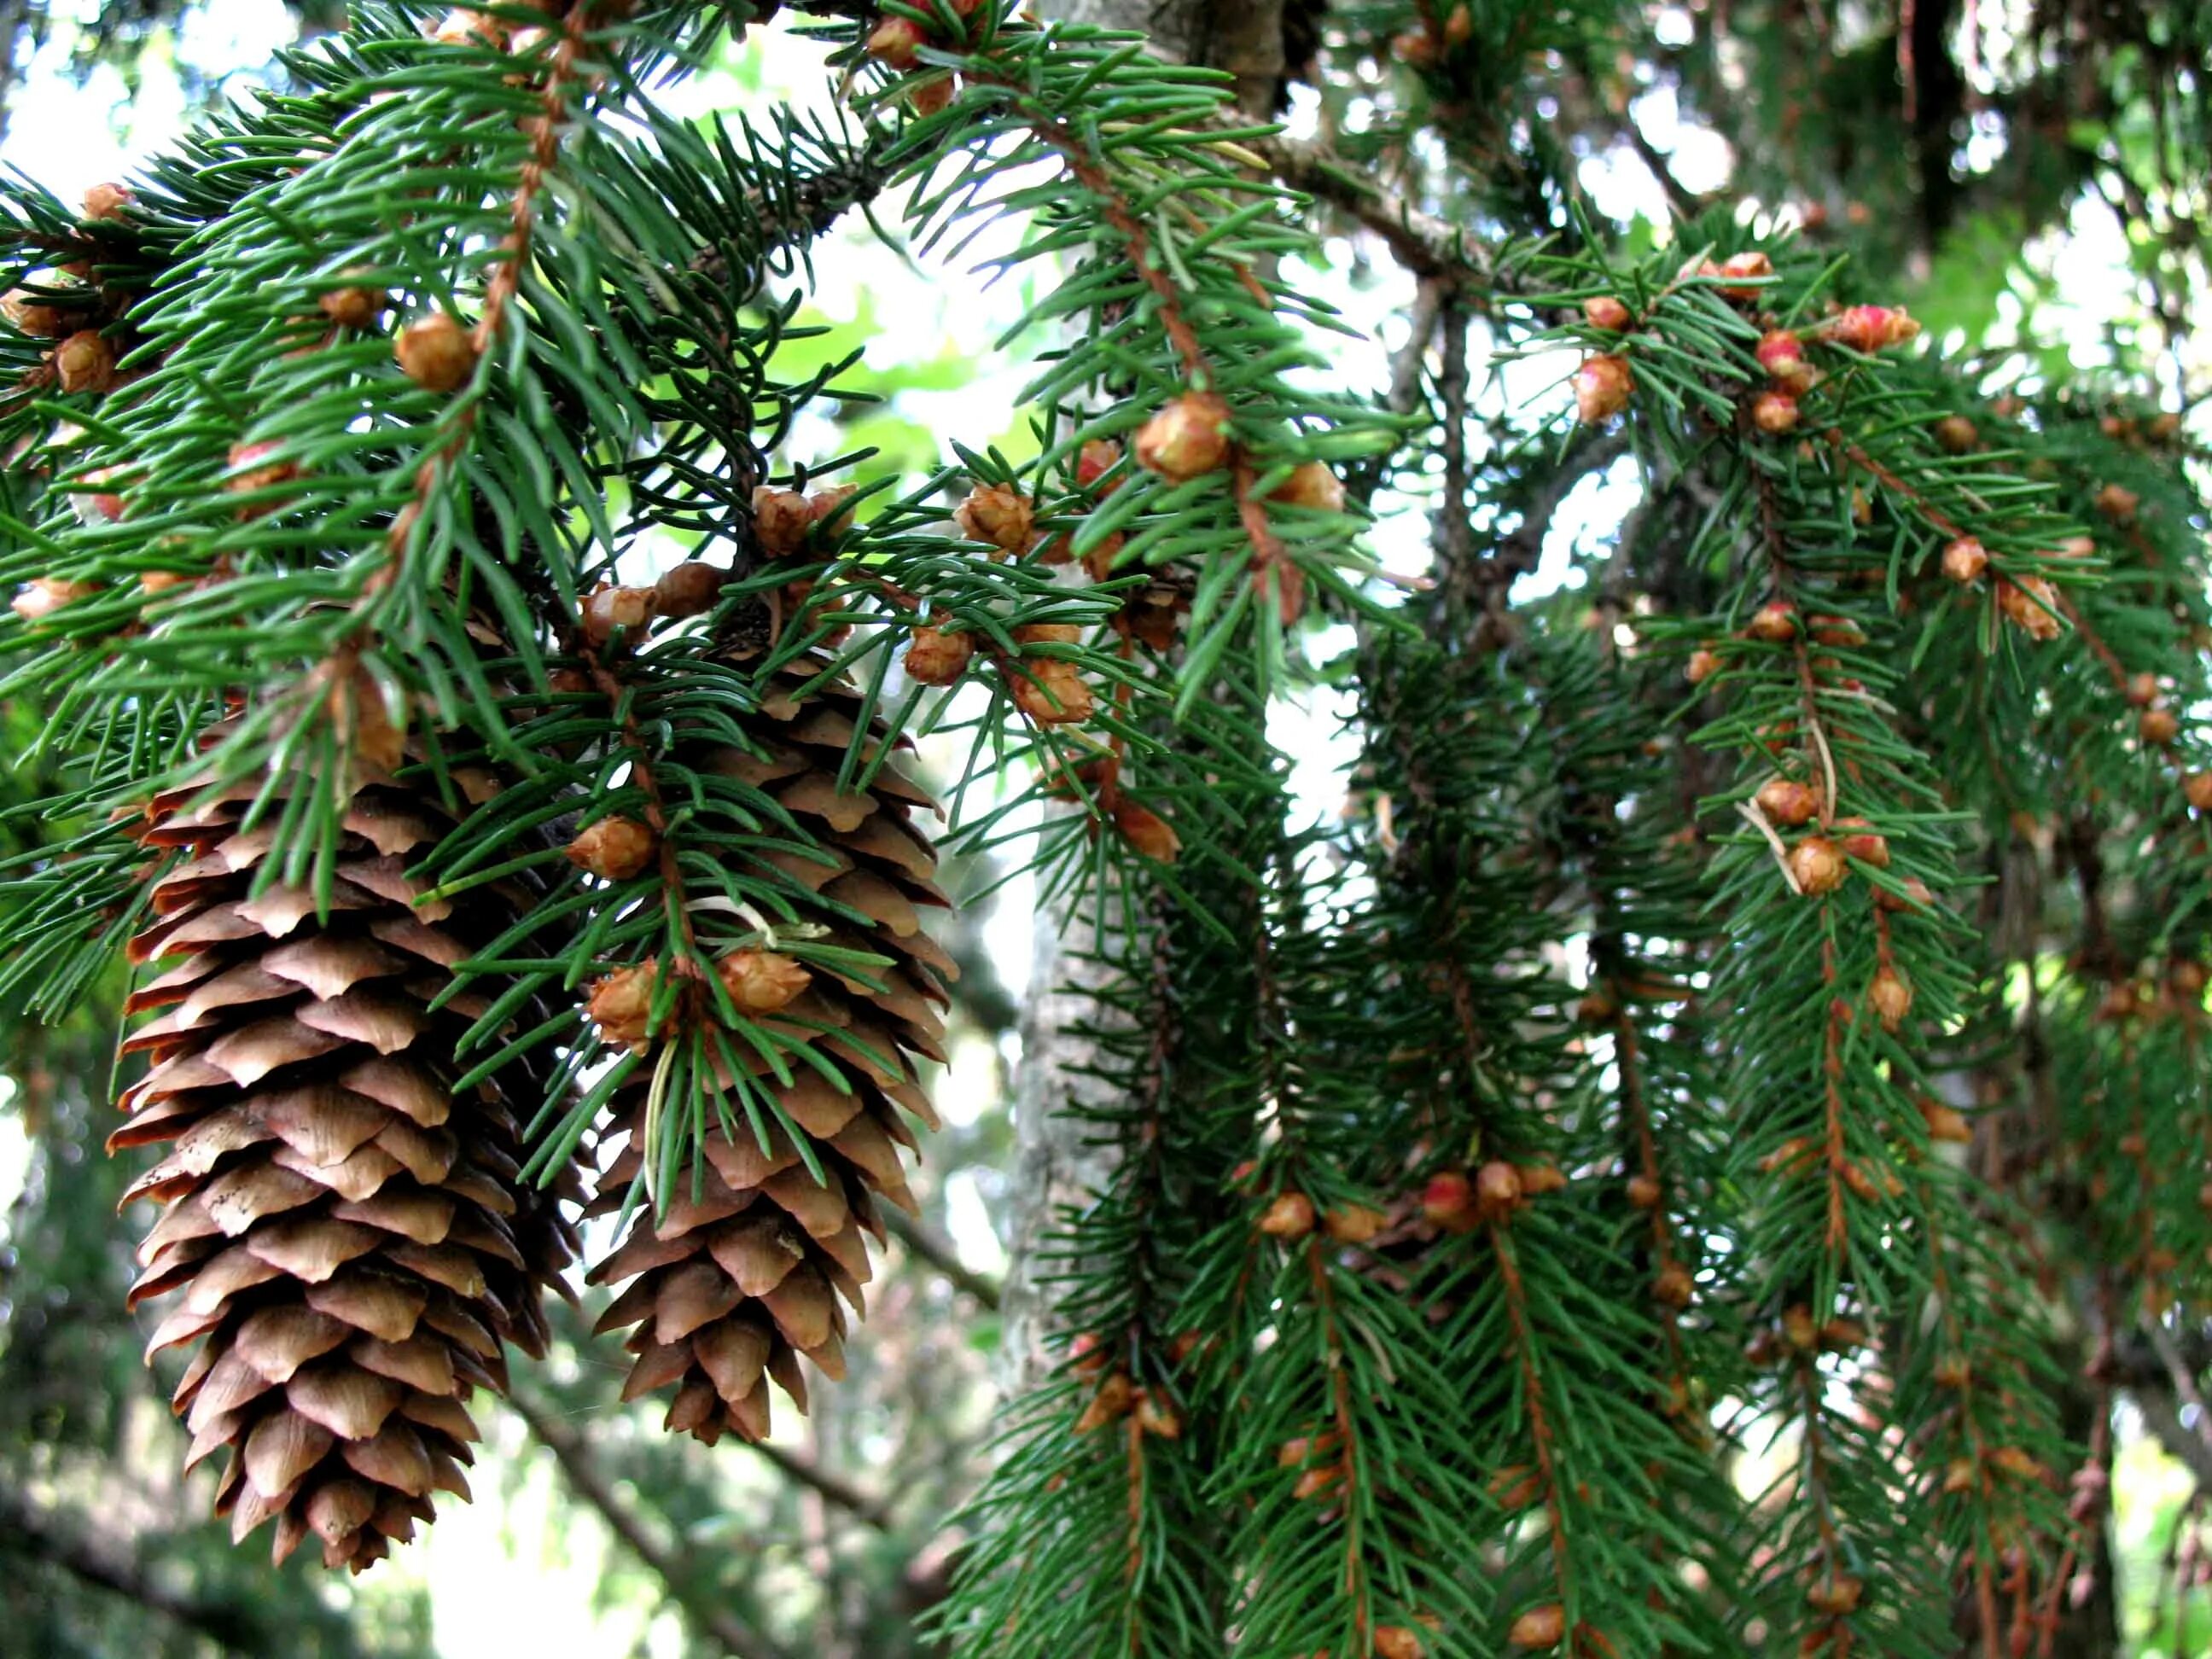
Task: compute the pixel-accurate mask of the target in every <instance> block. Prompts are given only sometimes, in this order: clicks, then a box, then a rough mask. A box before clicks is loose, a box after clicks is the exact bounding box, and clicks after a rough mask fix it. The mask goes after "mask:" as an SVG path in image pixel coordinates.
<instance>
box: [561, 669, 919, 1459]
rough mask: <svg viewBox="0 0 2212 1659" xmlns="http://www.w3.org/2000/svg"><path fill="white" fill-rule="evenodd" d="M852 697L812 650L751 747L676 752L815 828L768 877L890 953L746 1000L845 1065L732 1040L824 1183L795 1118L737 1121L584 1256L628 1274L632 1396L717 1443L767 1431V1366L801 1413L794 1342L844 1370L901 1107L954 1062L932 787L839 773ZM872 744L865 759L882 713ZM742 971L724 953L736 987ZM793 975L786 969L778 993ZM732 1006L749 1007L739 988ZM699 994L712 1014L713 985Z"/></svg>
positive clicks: (889, 1189)
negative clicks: (611, 1239) (618, 1236)
mask: <svg viewBox="0 0 2212 1659" xmlns="http://www.w3.org/2000/svg"><path fill="white" fill-rule="evenodd" d="M859 716H860V698H859V695H858V693H857V692H856V691H855V690H854V689H853V688H852V687H851V686H850V685H849V684H845V683H843V682H842V681H841V682H839V683H836V684H829V683H826V682H824V681H823V679H822V678H820V664H819V663H818V662H813V661H800V662H799V663H796V664H793V665H790V666H789V667H787V668H785V669H784V670H782V671H781V673H780V674H779V675H778V676H777V677H776V678H775V683H774V684H773V685H772V687H771V688H770V691H769V695H768V696H765V697H764V698H763V704H762V709H761V714H760V717H759V719H758V720H757V721H756V722H754V723H753V724H752V727H751V731H750V736H751V737H752V738H754V739H755V741H756V742H757V745H758V750H757V753H751V754H748V753H745V752H744V751H742V750H738V749H734V748H729V747H724V746H720V745H716V746H713V747H709V748H705V749H703V750H695V751H692V752H689V753H684V754H680V755H679V756H678V757H676V758H677V759H678V762H679V763H681V764H682V765H684V766H685V767H687V768H690V769H693V770H696V772H698V773H699V774H701V775H705V776H709V777H712V776H718V775H719V776H721V777H726V778H730V779H733V780H736V781H738V782H741V783H742V784H744V785H745V786H748V787H752V788H757V789H761V790H765V791H766V792H768V793H769V794H771V795H773V796H774V797H775V799H776V800H777V801H778V802H779V803H780V804H781V805H782V806H783V808H784V809H785V810H786V811H788V812H790V813H791V814H792V815H793V817H794V818H795V819H796V820H797V821H798V822H799V823H800V824H801V825H802V826H804V827H805V829H808V830H810V831H811V833H812V835H813V836H814V838H815V840H816V842H817V846H818V847H819V848H820V849H821V850H822V853H823V858H822V859H820V860H816V859H811V858H808V857H806V856H805V855H802V854H799V853H797V852H790V853H785V852H776V853H774V854H769V855H768V856H767V858H766V860H765V861H764V865H763V867H761V868H758V869H756V870H754V871H753V872H750V873H752V874H755V875H762V874H768V873H771V872H769V871H768V870H767V868H766V867H765V866H774V869H775V870H778V871H781V872H782V875H783V876H784V877H786V878H788V879H789V882H790V884H791V886H790V890H791V893H792V899H793V904H794V906H795V907H797V908H799V909H800V910H801V912H802V913H803V914H805V915H807V916H808V919H809V920H810V921H819V922H821V923H823V924H824V925H826V926H827V927H828V928H829V934H828V939H829V943H832V944H835V945H842V946H844V947H846V948H848V949H852V950H858V951H867V952H870V953H872V954H874V955H876V956H879V957H889V958H890V962H891V964H892V965H890V966H889V967H886V968H882V969H877V970H875V974H874V976H875V977H876V978H878V979H879V980H880V981H882V984H883V987H884V988H883V989H880V990H878V989H875V988H873V987H870V986H868V985H866V984H865V983H863V982H862V981H860V980H859V979H857V978H850V979H848V978H843V977H841V976H838V975H831V974H829V973H828V972H826V971H824V970H823V969H813V970H811V978H810V980H809V982H808V983H806V984H805V987H804V988H803V989H798V990H797V991H796V994H792V995H791V996H790V1000H788V1001H784V1002H781V1004H780V1006H777V1007H776V1008H775V1010H774V1012H765V1013H754V1014H751V1015H750V1016H749V1017H750V1018H754V1019H756V1020H757V1022H758V1023H759V1024H762V1025H763V1026H764V1027H765V1028H766V1029H767V1030H770V1031H773V1032H775V1033H777V1034H779V1035H781V1036H783V1037H785V1038H787V1039H788V1040H790V1041H793V1042H808V1043H811V1045H812V1047H813V1048H814V1052H815V1054H816V1056H817V1059H818V1060H820V1062H821V1063H822V1066H823V1067H826V1068H827V1070H828V1071H829V1072H830V1073H834V1074H835V1076H836V1079H837V1081H836V1082H835V1083H833V1082H832V1081H831V1080H830V1078H829V1076H827V1075H824V1072H823V1069H817V1066H811V1065H808V1064H805V1063H804V1062H802V1061H798V1060H793V1062H792V1063H791V1065H790V1066H789V1070H790V1073H791V1075H792V1078H793V1081H792V1082H790V1083H788V1084H784V1083H781V1082H779V1081H778V1080H777V1079H776V1078H775V1075H774V1074H773V1073H771V1072H770V1071H769V1067H768V1066H767V1064H766V1062H765V1061H763V1060H759V1059H758V1058H757V1055H755V1054H754V1053H753V1051H752V1050H751V1049H750V1046H749V1045H748V1044H746V1043H744V1042H733V1043H732V1045H731V1047H732V1051H733V1052H735V1053H737V1054H740V1055H743V1056H744V1057H745V1058H746V1060H747V1061H748V1063H749V1065H750V1070H751V1072H752V1074H753V1075H752V1080H753V1082H754V1083H755V1084H756V1085H758V1086H759V1087H760V1088H762V1089H763V1090H766V1091H769V1092H770V1093H772V1094H773V1095H774V1096H775V1100H776V1103H777V1104H778V1106H779V1107H780V1108H781V1114H782V1115H783V1116H784V1117H785V1118H787V1120H788V1121H789V1123H790V1125H791V1126H793V1127H794V1128H795V1129H796V1130H797V1132H798V1133H800V1134H803V1135H804V1136H805V1139H806V1140H807V1143H808V1146H807V1149H806V1150H807V1151H808V1152H811V1154H812V1156H813V1158H814V1159H815V1160H816V1161H817V1163H818V1164H819V1165H820V1167H821V1170H822V1171H823V1175H824V1176H826V1177H827V1181H826V1183H825V1182H817V1180H816V1179H815V1177H814V1176H813V1174H812V1173H811V1171H810V1170H809V1169H808V1168H807V1164H806V1160H805V1158H803V1157H802V1155H801V1151H800V1148H799V1146H798V1145H797V1144H796V1143H795V1142H794V1141H793V1139H792V1137H791V1135H790V1134H789V1133H787V1132H786V1131H785V1130H784V1129H783V1128H782V1127H780V1126H775V1125H773V1124H771V1125H770V1126H769V1141H768V1145H767V1146H766V1147H765V1149H763V1146H762V1144H761V1142H760V1141H759V1140H758V1139H757V1138H756V1137H755V1136H754V1135H753V1134H752V1133H751V1132H750V1129H749V1128H747V1127H745V1125H744V1121H743V1118H742V1115H740V1118H739V1124H738V1134H737V1136H736V1138H735V1139H732V1138H731V1137H730V1136H728V1135H726V1134H725V1133H722V1132H721V1131H720V1130H719V1129H710V1130H709V1132H708V1136H707V1138H706V1140H705V1143H704V1153H705V1157H704V1168H703V1169H702V1170H699V1171H698V1173H697V1176H696V1180H695V1176H694V1172H693V1169H692V1166H691V1164H690V1163H689V1162H687V1163H686V1164H685V1165H684V1170H683V1172H682V1174H681V1175H680V1176H679V1177H678V1182H677V1185H676V1188H675V1190H674V1191H673V1192H672V1193H669V1194H665V1195H664V1196H665V1200H666V1201H665V1205H664V1206H662V1207H661V1209H660V1211H659V1213H658V1214H656V1213H654V1209H653V1206H652V1205H649V1204H643V1205H641V1206H640V1208H639V1210H638V1212H637V1214H636V1218H635V1220H634V1221H633V1223H632V1224H631V1226H630V1230H629V1236H628V1237H627V1239H626V1240H625V1241H624V1243H623V1246H622V1248H621V1249H618V1250H617V1251H616V1252H615V1254H614V1255H611V1257H609V1258H608V1259H607V1260H605V1261H602V1262H600V1263H599V1264H598V1265H597V1266H596V1267H594V1268H593V1269H592V1274H591V1277H592V1280H593V1281H594V1282H595V1283H596V1282H600V1281H607V1282H611V1283H617V1284H619V1283H622V1282H623V1281H624V1280H628V1281H629V1285H628V1288H627V1289H625V1290H624V1291H623V1292H622V1294H621V1295H620V1296H619V1297H617V1298H616V1300H615V1302H614V1303H613V1304H612V1305H611V1306H610V1307H609V1308H608V1309H607V1310H606V1313H605V1316H604V1317H602V1318H601V1320H600V1321H599V1329H600V1330H601V1331H602V1332H605V1331H609V1330H615V1329H619V1328H623V1327H625V1326H628V1327H634V1329H633V1330H632V1331H631V1334H630V1335H629V1339H628V1346H629V1349H630V1351H631V1352H633V1353H635V1354H636V1355H637V1360H636V1363H635V1365H634V1366H633V1367H632V1369H631V1371H630V1375H629V1382H628V1383H627V1384H626V1385H625V1386H624V1389H623V1397H624V1398H625V1399H636V1398H639V1397H640V1396H641V1395H646V1394H649V1393H651V1392H653V1391H654V1390H656V1389H665V1388H669V1387H671V1386H672V1387H673V1388H674V1389H675V1390H676V1396H675V1400H674V1401H673V1403H672V1404H671V1406H670V1407H669V1411H668V1419H667V1425H668V1427H669V1428H670V1429H671V1431H682V1432H685V1433H689V1434H692V1435H695V1436H696V1437H698V1438H699V1439H701V1440H703V1441H705V1442H707V1443H709V1444H712V1443H714V1442H715V1441H717V1440H719V1439H720V1437H722V1435H723V1434H725V1433H734V1434H736V1435H738V1437H741V1438H744V1439H746V1440H757V1439H760V1438H761V1437H763V1436H765V1435H766V1434H767V1433H768V1431H769V1393H768V1379H769V1378H770V1377H773V1378H774V1379H775V1382H776V1383H778V1384H779V1385H780V1386H781V1388H782V1389H783V1390H784V1391H785V1392H786V1393H787V1394H788V1395H790V1396H791V1397H792V1399H793V1401H795V1402H796V1403H797V1405H798V1406H799V1409H800V1410H801V1411H802V1412H803V1411H805V1408H806V1382H805V1376H804V1375H803V1373H802V1372H801V1370H800V1369H799V1355H801V1354H805V1356H806V1357H807V1358H809V1359H811V1360H812V1361H813V1362H814V1364H816V1365H817V1367H819V1368H820V1369H821V1370H823V1372H824V1373H825V1374H826V1375H828V1376H829V1377H831V1378H832V1379H833V1380H834V1379H836V1378H838V1377H841V1376H843V1374H844V1354H843V1343H844V1336H845V1329H846V1325H845V1316H844V1310H843V1309H842V1307H840V1306H839V1305H838V1298H839V1297H841V1296H842V1297H843V1299H844V1300H845V1301H846V1302H847V1303H849V1304H851V1306H852V1309H853V1310H854V1313H856V1314H857V1313H861V1312H864V1311H865V1308H864V1304H863V1300H862V1294H861V1286H862V1285H865V1284H866V1283H867V1281H868V1279H869V1278H870V1274H871V1269H870V1266H869V1261H868V1253H867V1247H866V1243H865V1242H864V1239H863V1237H862V1235H863V1234H864V1233H873V1234H874V1235H875V1236H876V1237H877V1238H878V1240H880V1239H881V1238H882V1237H883V1230H882V1225H881V1223H880V1221H879V1220H878V1216H877V1212H876V1200H878V1199H884V1200H889V1201H890V1202H891V1203H893V1204H896V1205H897V1206H900V1207H901V1208H902V1209H905V1210H907V1211H908V1212H912V1211H913V1209H914V1207H915V1206H914V1198H913V1195H912V1194H910V1193H909V1192H908V1190H907V1186H906V1180H905V1176H904V1175H903V1173H902V1168H901V1164H900V1160H899V1148H900V1147H901V1146H908V1147H912V1146H914V1144H915V1143H914V1139H913V1135H912V1133H911V1132H910V1131H909V1130H908V1128H907V1127H906V1125H905V1123H904V1121H902V1119H901V1117H900V1115H899V1114H900V1109H902V1108H903V1109H905V1110H906V1111H908V1112H911V1113H913V1114H914V1115H915V1116H916V1117H918V1118H920V1119H921V1120H922V1121H923V1122H925V1123H927V1124H928V1125H929V1126H930V1127H935V1122H936V1120H935V1117H934V1115H933V1113H932V1111H931V1109H930V1105H929V1101H928V1098H927V1096H926V1095H924V1094H923V1092H922V1091H921V1089H920V1088H919V1087H918V1086H917V1085H916V1083H915V1071H914V1066H913V1060H912V1056H914V1055H915V1054H921V1055H926V1056H927V1057H928V1058H930V1059H933V1060H942V1059H943V1058H944V1054H943V1051H942V1050H941V1048H939V1039H940V1038H941V1036H943V1032H944V1024H943V1021H942V1020H941V1018H939V1014H938V1012H937V1011H936V1009H935V1008H934V1007H933V1006H932V1004H933V1003H936V1004H942V1003H944V1002H945V1000H946V996H945V985H946V984H947V983H948V982H949V981H951V979H952V978H953V977H954V975H955V971H956V970H955V969H954V967H953V964H952V962H951V958H950V957H947V956H946V955H945V953H944V951H942V950H941V949H939V946H938V945H936V944H935V943H934V942H933V940H931V939H929V937H928V936H927V934H925V933H922V932H921V927H920V923H919V921H918V920H917V918H916V914H915V905H916V904H917V903H922V904H942V903H943V902H945V900H944V896H943V895H942V894H940V893H939V891H938V890H937V888H936V886H935V884H933V882H932V880H931V879H930V878H931V875H932V873H933V871H934V869H935V866H936V860H935V855H934V854H933V852H932V851H931V849H930V845H929V842H928V841H927V838H926V837H925V836H924V835H923V834H922V833H921V830H920V829H918V828H917V826H916V825H915V823H913V822H912V818H913V814H914V811H915V809H916V808H927V807H929V806H930V805H931V804H932V803H931V801H930V799H929V797H928V795H927V793H925V792H923V791H922V790H921V789H920V788H919V787H916V786H915V784H914V783H913V782H912V781H909V780H908V778H907V777H905V776H904V775H902V774H901V773H900V772H898V771H897V770H896V769H895V768H894V767H892V766H890V764H888V763H886V764H885V765H884V767H883V768H882V769H880V770H878V772H877V773H876V775H875V776H874V777H873V779H872V780H871V781H870V782H869V785H868V787H867V788H866V790H864V791H857V792H852V793H845V792H841V791H840V790H839V789H838V787H837V774H838V769H839V767H840V765H841V764H842V762H843V760H844V757H845V755H846V752H847V750H848V749H849V748H850V747H851V745H852V744H854V742H855V741H856V740H859V739H860V734H859V732H858V729H857V725H856V722H857V720H858V718H859ZM865 740H866V742H867V743H868V744H869V745H870V747H869V750H868V754H869V756H870V757H872V756H873V754H874V751H875V747H876V745H877V744H879V743H880V742H881V729H880V727H877V728H873V729H872V731H871V732H870V733H869V734H868V735H867V737H866V739H865ZM759 966H760V964H759V963H757V962H756V963H751V964H738V967H740V968H743V969H745V970H746V974H745V976H746V977H747V978H748V979H750V978H754V977H758V976H759V973H758V969H759ZM736 971H737V969H732V966H731V964H730V963H725V964H724V971H723V975H722V977H723V978H724V980H725V982H730V981H731V980H732V975H733V973H735V972H736ZM786 972H788V969H786ZM795 982H796V981H793V980H789V979H787V978H786V979H781V980H780V982H779V985H778V991H777V994H778V995H779V996H781V995H783V994H787V993H790V992H791V991H792V990H793V986H794V985H795ZM736 988H737V987H734V986H733V990H734V989H736ZM691 1006H692V1008H693V1010H694V1012H695V1014H696V1015H697V1017H702V1018H712V1015H711V1013H707V1012H704V1011H705V1010H706V1009H707V1008H708V1003H707V1002H706V1001H705V1000H704V999H702V998H694V999H692V1000H691ZM738 1006H740V1007H744V1006H747V1002H746V999H745V998H744V997H742V996H740V997H739V998H738ZM755 1006H757V1005H755ZM717 1063H718V1064H720V1062H719V1061H718V1062H717ZM650 1076H651V1068H650V1066H641V1067H639V1068H638V1071H637V1072H636V1073H635V1076H634V1078H633V1079H632V1081H631V1083H630V1085H629V1086H628V1088H627V1090H626V1091H625V1093H624V1095H623V1097H621V1098H620V1099H619V1100H618V1101H617V1119H618V1125H617V1131H618V1133H621V1134H623V1135H624V1136H626V1137H627V1145H626V1146H623V1150H622V1151H621V1152H620V1153H619V1155H618V1156H617V1157H616V1158H615V1159H614V1160H613V1162H612V1163H611V1164H610V1165H609V1167H608V1169H607V1171H606V1174H605V1177H604V1180H603V1182H602V1185H601V1188H600V1191H599V1197H598V1199H597V1200H595V1202H594V1203H593V1205H592V1213H595V1214H605V1213H609V1212H613V1211H615V1210H617V1209H619V1208H620V1207H621V1206H622V1204H623V1200H624V1199H625V1197H626V1195H627V1194H628V1193H629V1188H630V1186H631V1183H632V1182H633V1181H634V1180H635V1177H636V1176H637V1175H638V1172H639V1170H640V1169H641V1164H642V1161H643V1158H642V1142H643V1140H644V1137H645V1117H646V1107H647V1097H648V1095H649V1094H650V1092H651V1084H650ZM721 1081H722V1082H723V1083H724V1085H728V1084H729V1083H730V1082H731V1081H732V1079H729V1078H727V1077H724V1078H723V1079H721ZM732 1098H733V1099H734V1097H732Z"/></svg>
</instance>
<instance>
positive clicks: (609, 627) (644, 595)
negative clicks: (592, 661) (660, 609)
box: [584, 585, 653, 648]
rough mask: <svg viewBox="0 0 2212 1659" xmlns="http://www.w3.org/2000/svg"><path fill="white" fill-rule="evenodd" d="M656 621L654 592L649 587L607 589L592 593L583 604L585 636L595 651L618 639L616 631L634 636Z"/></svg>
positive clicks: (602, 588)
mask: <svg viewBox="0 0 2212 1659" xmlns="http://www.w3.org/2000/svg"><path fill="white" fill-rule="evenodd" d="M652 620H653V590H652V589H651V588H649V587H608V586H604V585H603V586H599V587H597V588H595V589H593V590H592V594H591V597H590V598H588V599H586V600H585V601H584V637H585V639H586V640H587V641H590V642H591V644H592V647H594V648H596V647H599V646H603V645H605V643H606V642H607V641H609V640H611V639H612V638H613V637H614V636H615V630H616V629H624V628H626V629H629V630H630V631H631V632H632V633H635V632H636V631H637V630H638V629H641V628H643V627H644V626H645V625H646V623H648V622H651V621H652Z"/></svg>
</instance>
